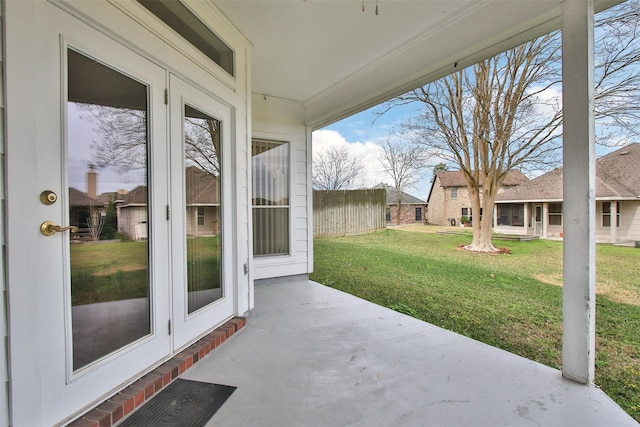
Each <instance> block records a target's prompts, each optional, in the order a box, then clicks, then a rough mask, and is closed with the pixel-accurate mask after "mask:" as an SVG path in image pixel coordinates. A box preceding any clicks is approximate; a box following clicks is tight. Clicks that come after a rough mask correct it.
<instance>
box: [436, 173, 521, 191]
mask: <svg viewBox="0 0 640 427" xmlns="http://www.w3.org/2000/svg"><path fill="white" fill-rule="evenodd" d="M436 177H437V178H438V179H439V180H440V186H441V187H445V188H446V187H466V186H467V183H466V182H465V180H464V174H463V173H462V171H444V172H436ZM527 181H529V178H527V177H526V176H525V175H524V174H523V173H522V172H520V171H519V170H512V171H509V173H508V174H507V176H506V178H505V179H504V182H503V183H502V185H504V186H508V187H511V186H514V185H520V184H522V183H523V182H527ZM480 185H482V181H480Z"/></svg>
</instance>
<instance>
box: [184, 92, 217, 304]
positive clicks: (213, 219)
mask: <svg viewBox="0 0 640 427" xmlns="http://www.w3.org/2000/svg"><path fill="white" fill-rule="evenodd" d="M184 165H185V191H184V194H185V222H186V224H184V226H185V230H186V241H187V244H186V247H187V257H186V263H187V268H186V272H187V293H188V298H187V300H188V313H193V312H194V311H196V310H199V309H200V308H202V307H204V306H206V305H208V304H211V303H212V302H214V301H216V300H218V299H220V298H222V296H223V295H222V286H221V282H222V280H221V268H220V266H221V261H222V259H221V231H222V225H221V215H220V185H221V182H220V177H221V174H220V121H218V120H216V119H214V118H212V117H210V116H209V115H207V114H205V113H203V112H201V111H199V110H197V109H195V108H193V107H191V106H189V105H185V106H184Z"/></svg>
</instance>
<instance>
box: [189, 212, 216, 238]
mask: <svg viewBox="0 0 640 427" xmlns="http://www.w3.org/2000/svg"><path fill="white" fill-rule="evenodd" d="M219 212H220V208H219V207H217V206H204V225H199V224H198V206H187V216H186V218H187V236H188V237H205V236H215V235H216V234H218V233H219V232H220V223H219V218H220V216H219V215H220V214H219Z"/></svg>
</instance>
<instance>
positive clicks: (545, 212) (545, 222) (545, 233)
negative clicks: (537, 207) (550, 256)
mask: <svg viewBox="0 0 640 427" xmlns="http://www.w3.org/2000/svg"><path fill="white" fill-rule="evenodd" d="M541 219H542V238H543V239H548V238H549V203H543V204H542V218H541Z"/></svg>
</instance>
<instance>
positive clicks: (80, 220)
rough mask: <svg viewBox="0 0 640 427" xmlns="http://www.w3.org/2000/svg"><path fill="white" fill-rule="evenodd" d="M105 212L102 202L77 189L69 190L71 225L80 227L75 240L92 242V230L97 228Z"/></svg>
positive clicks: (74, 234) (74, 236)
mask: <svg viewBox="0 0 640 427" xmlns="http://www.w3.org/2000/svg"><path fill="white" fill-rule="evenodd" d="M104 210H105V204H104V203H103V202H102V200H99V199H95V198H93V197H89V196H88V195H87V194H86V193H83V192H82V191H80V190H76V189H75V188H69V225H74V226H76V227H78V231H77V232H75V233H73V234H72V235H71V238H72V239H73V240H78V241H80V240H92V239H93V238H92V233H91V228H92V227H96V226H97V224H98V221H99V220H100V216H101V215H102V214H103V212H104Z"/></svg>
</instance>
